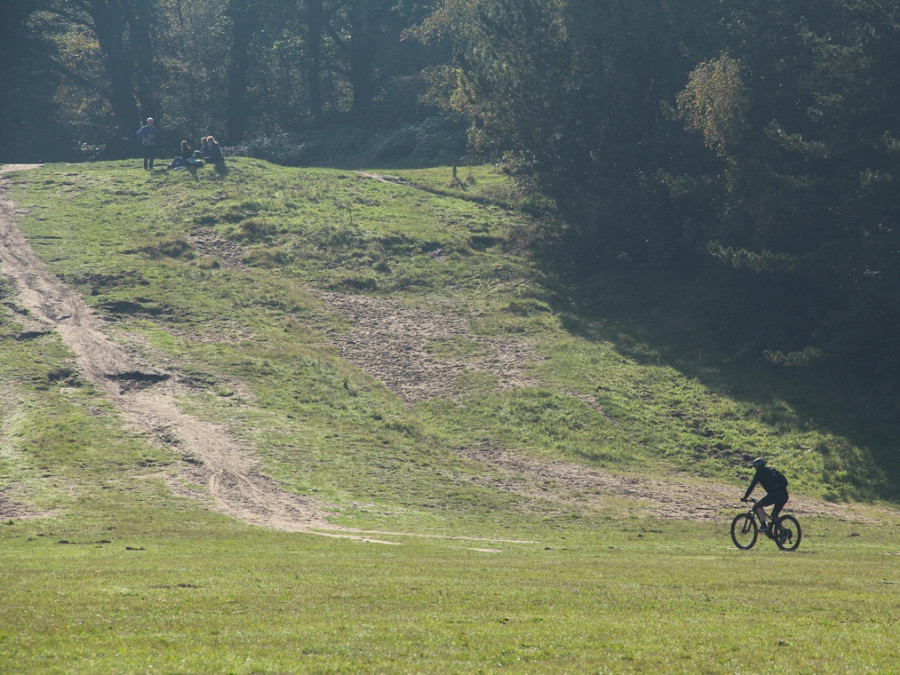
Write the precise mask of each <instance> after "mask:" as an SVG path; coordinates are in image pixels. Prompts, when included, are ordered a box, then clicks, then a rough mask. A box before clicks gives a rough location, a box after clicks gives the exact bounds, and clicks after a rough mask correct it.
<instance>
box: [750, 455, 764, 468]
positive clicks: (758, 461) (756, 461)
mask: <svg viewBox="0 0 900 675" xmlns="http://www.w3.org/2000/svg"><path fill="white" fill-rule="evenodd" d="M750 463H751V464H752V465H753V466H755V467H756V468H757V469H758V468H759V467H761V466H765V465H766V460H765V459H764V458H763V457H757V458H756V459H754V460H753V461H752V462H750Z"/></svg>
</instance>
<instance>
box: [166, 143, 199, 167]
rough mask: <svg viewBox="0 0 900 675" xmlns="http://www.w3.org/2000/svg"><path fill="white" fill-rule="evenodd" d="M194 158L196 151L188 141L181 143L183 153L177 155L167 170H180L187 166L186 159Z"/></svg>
mask: <svg viewBox="0 0 900 675" xmlns="http://www.w3.org/2000/svg"><path fill="white" fill-rule="evenodd" d="M193 156H194V151H193V149H192V148H191V146H190V145H189V144H188V142H187V141H181V152H180V153H179V154H178V155H176V156H175V157H174V158H173V159H172V161H171V162H169V166H167V167H166V168H167V169H180V168H181V167H183V166H184V165H185V161H184V160H186V159H190V158H191V157H193Z"/></svg>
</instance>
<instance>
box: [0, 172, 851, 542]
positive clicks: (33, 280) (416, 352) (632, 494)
mask: <svg viewBox="0 0 900 675" xmlns="http://www.w3.org/2000/svg"><path fill="white" fill-rule="evenodd" d="M22 168H29V167H21V166H16V167H11V166H9V165H7V166H5V167H3V168H2V169H0V181H2V179H3V175H2V174H4V173H9V172H11V171H15V170H17V169H22ZM0 239H2V243H0V265H2V273H3V275H4V276H5V277H6V278H7V279H9V280H10V281H11V282H12V284H13V285H14V286H15V288H16V289H17V292H18V300H17V302H18V304H19V306H20V307H19V309H20V310H22V312H23V313H25V315H26V316H25V318H24V319H23V321H24V323H25V324H27V325H26V326H25V327H24V330H27V331H35V332H37V333H40V332H48V331H56V332H58V333H59V334H60V336H61V337H62V339H63V340H64V341H65V343H66V344H67V345H68V346H69V348H70V349H71V350H72V351H73V352H74V353H75V355H76V357H77V360H78V364H79V368H80V370H81V373H82V375H83V376H84V377H85V379H87V380H89V381H90V382H91V383H92V384H93V385H94V386H96V387H97V389H98V390H100V391H102V392H103V394H104V395H105V396H106V397H107V398H108V399H109V400H110V401H111V402H112V403H114V404H115V406H116V407H117V409H118V410H119V412H120V414H121V416H122V418H123V419H124V420H125V421H126V423H127V424H129V425H131V426H132V427H133V428H135V429H138V430H140V431H141V432H142V433H144V434H146V435H147V436H148V437H150V438H152V439H154V441H155V442H157V443H161V444H163V445H165V446H167V447H169V448H170V449H172V450H174V451H177V452H180V453H182V455H183V456H184V457H185V460H186V461H184V462H181V463H180V464H179V468H178V471H177V475H175V476H169V483H170V485H171V487H172V490H173V491H174V492H175V493H176V494H181V495H184V496H190V497H194V498H196V491H195V490H189V489H188V488H187V486H188V485H202V486H205V488H206V491H207V494H206V498H205V499H206V502H207V503H208V505H209V508H211V509H214V510H215V511H218V512H221V513H224V514H227V515H230V516H233V517H235V518H239V519H241V520H243V521H246V522H248V523H252V524H256V525H260V526H264V527H270V528H274V529H278V530H284V531H296V532H310V531H316V532H317V533H320V534H327V535H330V536H351V537H356V538H362V539H366V540H369V541H378V540H376V539H373V538H372V537H373V536H376V535H381V536H383V535H396V536H403V533H396V532H394V533H389V532H361V531H359V530H350V529H345V528H339V527H336V526H332V525H330V524H329V523H328V521H327V511H326V507H325V505H322V504H319V503H317V502H316V501H314V500H311V499H306V498H302V497H300V496H297V495H295V494H292V493H289V492H286V491H284V490H281V489H280V488H279V487H278V486H277V485H276V484H275V483H274V482H273V481H272V480H270V479H269V478H267V477H266V476H264V475H262V474H261V473H260V472H259V471H258V469H257V467H256V465H255V462H254V460H253V455H252V452H251V451H250V450H249V449H246V448H242V447H240V445H239V444H238V443H237V441H236V440H235V438H234V437H232V436H231V435H230V434H229V433H228V431H227V429H225V428H223V427H221V426H218V425H215V424H212V423H209V422H206V421H203V420H200V419H197V418H195V417H192V416H190V415H186V414H184V413H183V412H181V411H180V410H179V409H178V407H177V405H176V403H175V401H176V395H177V393H178V387H179V384H178V381H179V378H178V373H173V372H168V371H166V370H165V369H164V368H162V367H160V366H159V365H157V364H153V363H145V362H141V361H139V359H138V358H137V357H136V355H135V352H133V351H130V350H129V349H128V348H127V347H125V346H123V345H122V344H119V343H117V342H113V341H111V340H110V339H109V338H108V337H107V336H106V335H105V334H104V332H103V326H102V322H101V321H100V319H99V318H98V317H97V316H95V315H94V313H93V312H92V311H91V310H90V308H88V307H87V305H86V304H85V303H84V302H83V300H82V299H81V298H80V297H79V296H78V295H77V294H76V293H74V292H73V291H72V290H71V289H69V288H68V287H66V286H65V285H64V284H63V283H62V282H60V280H59V279H57V278H55V277H54V276H52V275H51V274H49V273H48V272H47V271H46V270H45V269H44V267H43V265H42V263H41V262H40V260H38V258H37V257H36V256H35V255H34V253H33V251H32V250H31V247H30V246H29V244H28V242H27V241H26V240H25V238H24V237H23V236H22V234H21V232H20V231H19V230H18V228H17V227H16V224H15V208H14V206H13V205H12V204H11V203H10V202H8V201H6V200H5V199H3V185H2V182H0ZM191 244H192V245H193V246H194V247H195V249H196V250H197V251H198V253H201V254H202V255H213V256H216V257H218V258H219V259H220V260H221V261H222V263H223V265H225V266H226V267H232V268H236V269H240V268H241V266H242V263H241V257H242V252H241V250H240V247H238V246H236V245H235V244H233V243H231V242H225V241H222V240H221V239H218V238H217V237H216V235H215V233H214V232H212V231H211V230H198V231H196V232H195V233H194V236H193V237H192V240H191ZM320 295H321V297H322V298H323V300H324V301H325V302H326V303H328V304H329V305H330V306H331V308H332V309H333V310H334V311H335V312H338V313H340V314H342V315H343V316H345V317H346V318H347V319H348V321H349V323H350V329H349V330H348V331H347V332H344V333H336V334H334V335H333V336H332V339H333V340H334V342H335V344H336V345H337V346H338V348H339V349H340V351H341V355H342V357H343V358H345V359H347V360H348V361H349V362H351V363H353V364H354V365H356V366H357V367H359V368H361V369H363V370H365V371H366V372H368V373H369V374H370V375H372V376H373V377H375V378H377V379H379V380H380V381H382V382H383V383H384V384H385V385H386V386H387V387H388V388H390V389H391V390H392V391H393V392H394V393H395V394H396V395H397V396H398V397H400V398H401V399H403V400H405V401H407V402H408V403H413V402H415V401H419V400H423V399H427V398H431V397H445V396H446V397H450V396H453V393H454V386H455V381H456V377H457V376H458V375H459V374H460V373H462V372H465V371H472V370H475V371H479V372H486V373H490V374H492V375H495V376H496V377H497V379H498V382H499V383H500V386H503V387H517V386H533V385H535V384H539V383H536V382H534V381H532V380H530V379H528V378H527V377H525V376H524V375H523V374H522V373H521V372H520V370H519V367H518V364H520V363H522V362H523V360H525V359H528V358H533V354H532V353H531V351H530V349H529V347H528V345H526V344H522V343H513V342H508V341H503V340H496V339H485V338H482V337H479V336H476V335H475V334H474V333H473V332H472V331H471V329H470V327H469V322H468V320H467V319H465V318H464V317H460V316H455V315H453V314H452V313H451V314H441V313H437V312H429V311H425V310H412V309H408V308H404V307H402V306H400V305H398V304H396V303H393V302H390V301H386V300H381V299H376V298H369V297H365V296H348V295H342V294H338V293H321V294H320ZM448 339H449V340H454V339H456V340H463V341H466V342H468V343H471V344H474V345H476V346H477V347H478V349H477V355H476V356H475V357H473V358H467V359H465V361H459V360H456V361H455V360H454V359H452V358H439V357H437V356H434V355H433V354H432V353H431V351H430V350H429V348H428V347H429V344H430V343H432V342H433V341H435V340H448ZM585 403H586V404H587V405H592V404H593V402H592V401H585ZM593 405H596V404H593ZM463 454H464V456H465V457H466V458H467V459H469V460H471V461H473V462H477V463H479V464H481V465H483V466H484V468H485V471H484V474H483V479H476V481H478V482H480V483H482V484H484V485H489V486H492V487H494V488H496V489H500V490H505V491H509V492H514V493H517V494H520V495H523V496H525V497H527V498H533V499H535V500H549V501H558V502H563V503H570V502H571V503H574V502H579V503H589V502H590V501H591V500H592V499H594V498H596V495H597V494H606V495H617V496H623V497H629V498H633V499H635V500H637V503H638V504H640V507H641V510H642V511H648V510H649V512H651V513H654V514H656V515H658V516H662V517H667V518H678V519H722V518H723V512H726V513H727V512H728V511H729V510H731V512H732V513H733V512H735V509H736V508H737V507H738V506H739V505H738V501H737V500H738V498H739V497H740V494H739V493H740V488H735V487H733V486H726V485H722V484H720V483H713V482H709V481H696V480H692V479H691V480H689V479H687V478H685V479H684V480H680V479H677V478H673V479H672V480H661V479H651V478H634V477H624V476H619V475H615V474H611V473H608V472H604V471H600V470H598V469H593V468H590V467H585V466H583V465H579V464H575V463H569V462H562V461H542V460H537V459H533V458H527V457H523V456H521V455H519V454H516V453H511V452H508V451H506V450H504V449H502V448H494V447H481V448H471V449H469V450H466V451H464V452H463ZM790 507H791V510H792V511H794V512H795V513H799V514H801V515H804V514H807V515H808V514H828V515H833V516H838V517H849V518H856V517H857V516H855V515H854V513H853V511H852V510H851V509H849V508H848V507H845V506H843V505H837V504H827V503H821V502H815V501H811V500H803V499H797V500H794V501H792V502H791V506H790ZM22 512H23V507H22V506H21V505H18V504H15V503H13V502H12V501H9V500H6V501H4V497H3V495H2V493H0V517H2V518H10V517H16V516H17V514H20V515H21V514H22ZM486 550H487V549H486Z"/></svg>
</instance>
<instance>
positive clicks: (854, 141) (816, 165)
mask: <svg viewBox="0 0 900 675" xmlns="http://www.w3.org/2000/svg"><path fill="white" fill-rule="evenodd" d="M0 10H2V16H3V19H4V20H3V22H2V23H0V64H2V65H0V97H2V99H0V101H2V106H0V153H2V158H12V157H15V158H17V159H27V158H30V157H40V158H47V159H52V158H56V157H69V156H71V155H72V153H73V152H89V151H91V149H94V148H102V149H104V151H106V152H111V153H115V152H125V151H126V150H127V148H128V147H129V144H132V146H133V135H134V131H135V130H136V125H137V123H138V122H139V121H140V120H141V119H142V118H143V117H145V116H147V115H153V116H154V117H157V118H158V119H160V121H161V124H162V127H163V128H164V129H166V128H168V129H174V130H178V133H177V134H176V136H178V137H181V136H185V137H198V136H200V135H204V134H205V133H213V132H215V133H216V134H217V136H222V137H223V138H224V141H225V142H226V143H227V144H238V143H240V142H242V141H244V140H245V139H247V138H249V137H257V136H267V135H274V134H279V133H282V132H286V131H287V132H291V131H302V130H309V129H316V128H321V127H322V126H323V125H331V124H336V123H339V124H343V125H352V126H353V127H355V128H359V127H364V128H375V127H378V126H379V125H381V126H384V125H388V126H389V125H402V124H404V123H409V122H412V121H415V120H421V119H422V118H423V117H426V116H429V115H435V114H438V113H439V112H440V111H442V113H441V114H448V115H449V114H452V115H456V116H459V117H460V118H461V119H463V120H465V121H466V123H467V125H468V129H469V134H468V138H469V144H470V146H471V148H472V149H473V150H474V151H477V152H480V153H483V155H484V156H488V157H491V158H495V159H498V160H502V161H503V162H504V164H505V166H506V167H507V168H508V170H509V171H510V173H511V175H513V176H514V177H515V178H516V180H518V181H520V182H521V183H522V184H523V185H526V186H528V187H529V188H530V189H532V190H534V191H536V192H539V193H541V194H544V195H546V196H548V197H549V198H550V199H551V200H553V202H554V203H555V204H556V205H557V206H558V210H559V213H560V215H561V216H562V218H561V219H560V222H565V223H566V226H565V228H561V238H563V239H565V240H566V241H569V242H573V243H574V244H575V245H574V246H572V250H577V251H578V255H579V262H580V264H581V265H582V266H583V267H584V268H585V269H589V268H590V267H591V266H592V265H605V264H610V263H611V261H631V262H632V263H634V264H640V263H642V262H646V263H649V264H653V265H659V264H667V265H673V266H681V267H686V268H689V269H696V270H702V271H703V272H704V273H705V274H709V275H710V278H711V279H715V283H721V284H723V286H727V287H728V288H730V289H732V291H733V297H734V303H733V307H732V308H731V309H730V314H729V313H728V311H723V317H724V319H727V322H728V323H729V325H730V326H731V327H732V330H733V332H734V334H735V336H737V335H738V334H740V335H741V336H743V338H745V339H746V340H747V341H748V342H749V343H752V344H751V347H752V349H753V350H754V351H756V352H765V353H767V354H769V355H770V360H772V362H773V363H780V364H782V365H801V364H808V363H811V362H815V361H819V362H823V363H825V362H830V363H832V364H833V365H839V364H844V365H847V366H852V367H853V369H855V370H856V371H857V372H859V373H862V374H864V375H866V376H868V377H871V379H872V382H873V383H877V395H876V396H874V398H872V400H873V401H877V403H875V404H873V405H874V406H875V407H877V408H878V410H879V411H880V413H886V414H889V415H896V414H897V413H898V412H900V411H898V403H897V401H898V388H900V234H898V206H900V200H898V195H900V192H898V189H897V185H896V184H895V183H894V178H895V175H897V174H898V159H900V128H898V127H900V122H898V117H897V110H898V104H900V86H898V85H897V83H896V73H897V72H900V0H794V1H792V2H790V3H784V2H763V1H762V0H641V1H640V2H636V1H635V0H440V1H438V0H435V1H431V2H416V1H415V0H0ZM562 230H564V232H562ZM743 338H742V339H743ZM737 339H738V338H737V337H735V340H737Z"/></svg>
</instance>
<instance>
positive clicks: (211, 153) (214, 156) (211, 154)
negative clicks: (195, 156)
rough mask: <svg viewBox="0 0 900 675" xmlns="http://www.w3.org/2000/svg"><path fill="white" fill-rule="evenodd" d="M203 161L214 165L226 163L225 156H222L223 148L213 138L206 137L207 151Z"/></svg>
mask: <svg viewBox="0 0 900 675" xmlns="http://www.w3.org/2000/svg"><path fill="white" fill-rule="evenodd" d="M203 159H205V160H206V161H207V162H213V163H215V162H224V161H225V156H224V155H223V154H222V147H221V146H220V145H219V143H218V142H217V141H216V139H215V138H213V137H212V136H207V137H206V150H205V151H204V153H203Z"/></svg>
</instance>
